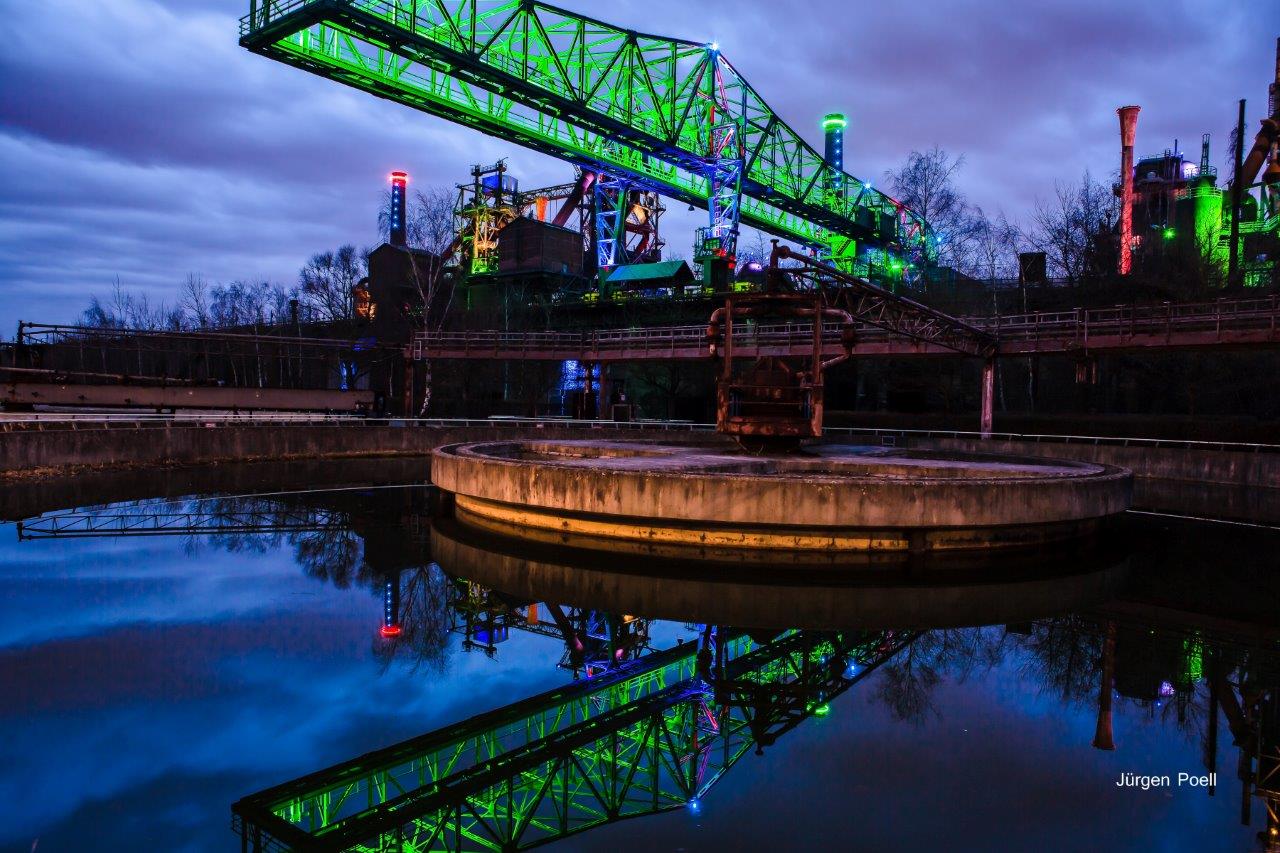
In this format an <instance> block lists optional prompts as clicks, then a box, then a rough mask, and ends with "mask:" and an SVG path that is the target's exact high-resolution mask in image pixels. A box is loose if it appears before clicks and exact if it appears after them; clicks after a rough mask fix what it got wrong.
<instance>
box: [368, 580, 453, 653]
mask: <svg viewBox="0 0 1280 853" xmlns="http://www.w3.org/2000/svg"><path fill="white" fill-rule="evenodd" d="M399 575H400V577H399V583H400V628H401V632H400V635H399V636H397V637H395V638H393V639H384V638H378V639H377V640H375V641H374V644H373V654H374V657H376V658H377V659H378V660H379V661H380V662H381V663H382V669H383V671H386V669H387V667H388V666H390V665H391V661H392V660H393V659H395V658H396V657H397V656H399V657H402V658H407V659H408V660H409V661H410V663H411V665H412V670H413V671H414V672H416V671H417V670H418V669H419V668H420V667H425V668H426V669H427V670H428V671H429V672H437V673H439V672H443V671H444V668H445V661H446V658H445V650H446V649H447V648H448V645H449V634H450V632H451V631H452V630H453V600H454V597H455V591H454V584H453V581H452V580H450V578H449V576H448V575H446V574H445V573H444V571H443V570H442V569H441V568H440V566H438V565H437V564H435V563H428V564H427V565H425V566H418V567H415V568H412V569H405V570H404V571H402V572H400V573H399Z"/></svg>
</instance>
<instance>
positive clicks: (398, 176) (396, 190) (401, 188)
mask: <svg viewBox="0 0 1280 853" xmlns="http://www.w3.org/2000/svg"><path fill="white" fill-rule="evenodd" d="M408 185H409V175H408V174H407V173H405V172H392V173H391V245H393V246H400V247H401V248H404V247H405V246H407V245H408V240H407V239H406V234H405V221H404V207H405V190H406V188H407V187H408Z"/></svg>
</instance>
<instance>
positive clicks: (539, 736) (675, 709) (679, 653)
mask: <svg viewBox="0 0 1280 853" xmlns="http://www.w3.org/2000/svg"><path fill="white" fill-rule="evenodd" d="M909 640H910V637H909V636H906V635H903V636H896V637H895V636H893V635H891V634H827V633H814V632H791V633H789V634H787V635H784V636H783V637H781V638H779V639H777V640H774V641H773V642H770V643H766V644H764V645H760V646H757V645H756V644H755V643H754V642H752V641H751V640H750V639H748V638H746V637H743V636H737V637H731V638H726V639H724V640H723V641H720V642H718V643H717V644H716V649H715V651H714V652H712V651H711V650H709V649H707V648H705V647H703V649H702V650H701V651H699V648H698V644H693V643H690V644H685V645H683V646H677V647H675V648H673V649H669V650H667V651H664V652H657V653H654V654H652V655H649V656H647V657H645V658H643V659H641V660H639V661H635V662H632V663H628V664H624V665H622V666H620V667H618V668H616V669H614V670H611V671H609V672H606V673H604V674H602V675H599V676H596V677H594V678H590V679H587V680H584V681H580V682H577V683H576V684H574V685H572V686H569V687H565V688H560V689H557V690H553V691H550V692H548V693H544V694H541V695H539V696H534V697H531V698H529V699H526V700H524V701H522V702H517V703H515V704H513V705H510V706H508V707H506V708H500V709H498V710H496V711H492V712H489V713H487V714H482V715H480V716H478V717H474V718H472V719H471V720H468V721H466V722H463V723H460V724H458V725H456V726H451V727H449V728H446V729H442V730H439V731H437V732H432V733H430V734H427V735H423V736H421V737H419V738H415V739H413V740H411V741H406V742H405V743H402V744H399V745H397V746H393V747H390V748H388V749H386V750H382V751H379V752H376V753H370V754H369V755H365V756H361V757H360V758H357V759H355V760H353V761H350V762H345V763H343V764H340V765H337V766H335V767H331V768H329V769H327V770H323V771H320V772H318V773H314V774H311V775H309V776H306V777H303V778H301V779H298V780H296V781H294V782H289V783H286V784H284V785H280V786H277V787H275V788H271V789H269V790H267V791H263V792H261V793H259V794H255V795H253V796H250V797H246V798H245V799H243V800H241V801H239V802H238V803H236V804H235V805H234V806H233V807H232V811H233V815H234V825H235V827H236V828H237V830H238V831H239V832H240V835H241V839H242V846H243V847H244V848H245V849H247V850H254V851H260V850H269V849H294V850H334V851H337V850H360V851H379V853H390V851H397V853H403V851H415V853H416V852H417V851H428V850H454V851H464V850H465V851H470V850H521V849H525V848H528V847H532V846H536V845H539V844H543V843H547V842H549V841H552V840H555V839H557V838H562V837H565V836H567V835H572V834H575V833H578V832H582V831H585V830H588V829H591V828H593V827H595V826H600V825H602V824H606V823H611V822H613V821H616V820H621V819H624V818H628V817H636V816H641V815H646V814H654V813H658V812H662V811H668V810H671V809H675V808H680V807H683V806H685V805H686V804H689V803H691V802H696V801H697V800H698V799H699V798H700V797H702V796H705V795H706V793H707V791H708V790H709V789H710V788H711V786H712V785H714V784H715V782H716V781H717V780H718V779H719V778H720V777H721V776H722V775H723V774H724V773H725V772H726V771H728V770H729V769H730V768H731V767H732V766H733V765H734V764H735V763H736V762H737V761H738V760H739V759H740V758H741V757H742V756H743V755H745V754H746V753H747V752H749V751H751V749H752V748H753V747H755V748H756V749H757V750H758V749H761V748H763V747H764V746H766V745H769V744H771V743H773V742H774V740H776V739H777V737H779V736H780V735H782V734H784V733H785V732H787V731H789V730H790V729H792V728H794V727H795V726H796V725H798V724H799V723H800V722H802V721H803V720H805V719H807V718H808V717H810V716H812V715H814V714H824V713H826V711H827V704H826V703H828V702H829V701H830V700H831V699H833V698H834V697H836V696H838V695H839V694H840V693H842V692H843V691H844V690H847V689H848V688H849V687H850V686H851V685H852V684H854V683H855V682H856V681H858V680H859V679H861V678H862V677H864V676H865V675H866V673H867V672H868V671H870V669H872V668H874V667H875V666H877V665H879V664H880V663H882V662H883V661H885V660H887V659H888V658H889V657H891V656H892V655H893V654H894V653H896V652H897V651H898V650H899V649H900V648H901V647H902V646H903V645H904V644H905V643H907V642H909ZM703 654H705V655H706V656H705V657H703Z"/></svg>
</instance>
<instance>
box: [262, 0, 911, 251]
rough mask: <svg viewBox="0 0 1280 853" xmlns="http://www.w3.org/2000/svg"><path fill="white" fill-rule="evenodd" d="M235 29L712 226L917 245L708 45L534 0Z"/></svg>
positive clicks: (315, 11)
mask: <svg viewBox="0 0 1280 853" xmlns="http://www.w3.org/2000/svg"><path fill="white" fill-rule="evenodd" d="M240 34H241V38H240V43H241V44H242V45H243V46H244V47H246V48H248V49H250V50H252V51H254V52H256V53H260V54H262V55H264V56H268V57H270V58H272V59H276V60H279V61H281V62H286V63H288V64H290V65H294V66H297V67H299V68H302V69H304V70H307V71H310V72H312V73H315V74H319V75H321V76H323V77H327V78H330V79H333V80H337V81H339V82H342V83H346V84H347V85H349V86H353V87H355V88H358V89H361V90H364V91H366V92H370V93H372V94H374V95H377V96H379V97H383V98H387V99H389V100H393V101H396V102H398V103H402V104H405V105H408V106H411V107H413V108H415V109H419V110H422V111H424V112H427V113H431V114H432V115H436V116H440V117H443V118H445V119H448V120H449V121H453V122H457V123H459V124H464V125H467V126H469V127H474V128H476V129H477V130H480V131H482V132H484V133H487V134H490V135H492V136H496V137H499V138H502V139H506V140H510V141H512V142H516V143H518V144H520V145H524V146H526V147H529V148H532V149H535V150H537V151H541V152H543V153H545V154H549V155H551V156H553V157H557V158H561V159H564V160H567V161H569V162H572V163H575V164H578V165H580V166H582V167H583V168H585V169H588V170H591V171H595V172H597V173H600V174H607V175H610V176H615V177H621V178H622V179H624V180H626V181H628V182H631V183H632V184H634V185H636V186H638V187H646V188H649V189H653V190H657V191H659V192H661V193H663V194H665V195H667V196H670V197H673V198H676V199H679V200H681V201H685V202H687V203H689V204H694V205H699V206H701V207H704V208H709V209H710V210H711V213H712V227H713V228H714V227H715V226H716V219H717V216H722V215H724V216H727V215H730V214H731V215H732V217H731V218H733V222H732V227H733V229H734V233H736V226H737V219H738V218H740V219H741V221H743V222H745V223H747V224H749V225H752V226H755V227H757V228H760V229H763V230H765V231H768V232H770V233H772V234H775V235H778V236H780V237H783V238H786V239H791V240H795V241H798V242H801V243H803V244H805V245H808V246H811V247H814V248H815V249H817V250H819V251H821V252H823V253H824V254H826V255H828V256H829V257H831V258H832V259H833V261H835V262H836V263H837V264H839V265H841V266H843V267H845V268H850V267H851V266H853V265H855V263H856V262H858V261H861V262H863V263H866V262H867V261H868V260H870V259H873V258H874V259H875V260H877V261H880V262H883V260H884V256H885V253H888V254H889V255H892V256H894V257H901V256H907V257H921V256H923V254H924V253H926V251H927V246H928V240H927V235H926V234H925V231H924V228H923V225H922V223H921V222H920V220H919V219H918V218H917V217H915V216H914V215H913V214H912V213H911V212H910V211H909V210H907V209H906V208H904V207H903V206H902V205H900V204H898V203H897V202H896V201H894V200H893V199H891V198H889V197H888V196H886V195H885V194H883V193H881V192H879V191H878V190H876V189H873V188H872V187H871V185H870V184H869V183H864V182H863V181H860V180H858V179H857V178H855V177H853V176H852V175H848V174H845V173H844V172H843V171H839V172H836V171H834V170H833V169H832V167H830V166H828V164H827V163H826V161H825V160H824V159H823V157H822V155H820V154H819V153H818V151H817V150H815V149H814V148H813V147H812V146H810V145H809V144H808V143H806V142H805V141H804V140H803V139H802V138H801V137H800V135H799V134H797V133H796V132H795V131H794V130H792V129H791V128H790V127H788V126H787V124H786V123H785V122H783V121H782V119H781V118H779V116H778V115H777V113H775V112H774V110H773V109H771V108H770V107H769V105H768V104H767V103H765V101H764V99H763V98H762V97H761V96H760V95H759V94H758V93H757V92H756V90H755V89H754V88H752V87H751V85H750V84H749V83H748V82H747V80H746V79H745V78H743V77H742V75H741V74H739V73H738V71H737V70H736V69H735V68H734V67H733V65H732V64H730V62H729V61H728V60H727V59H726V58H725V57H724V56H723V55H722V54H721V53H720V50H719V48H718V46H717V45H715V44H704V43H698V42H693V41H686V40H682V39H675V38H667V37H663V36H654V35H646V34H642V33H637V32H634V31H631V30H626V29H622V28H620V27H615V26H611V25H609V24H606V23H603V22H601V21H598V20H595V19H593V18H589V17H586V16H583V15H579V14H576V13H573V12H569V11H566V10H564V9H559V8H556V7H554V6H550V5H547V4H545V3H539V2H533V0H506V2H498V0H250V9H249V14H248V15H246V16H245V17H244V18H242V19H241V22H240ZM735 160H736V162H737V167H736V171H735V170H734V169H733V168H729V170H728V172H726V171H725V170H726V163H731V161H735ZM725 205H731V206H734V207H736V208H737V209H735V210H730V211H728V213H726V211H725Z"/></svg>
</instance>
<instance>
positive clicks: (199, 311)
mask: <svg viewBox="0 0 1280 853" xmlns="http://www.w3.org/2000/svg"><path fill="white" fill-rule="evenodd" d="M178 305H179V307H181V308H182V311H183V313H184V314H185V315H186V317H187V320H188V322H190V323H192V324H193V325H194V326H195V327H196V328H197V329H205V328H208V327H209V324H210V314H209V283H208V282H207V281H205V280H204V277H203V276H200V275H197V274H195V273H187V280H186V281H185V282H183V284H182V295H181V296H180V297H179V298H178Z"/></svg>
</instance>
